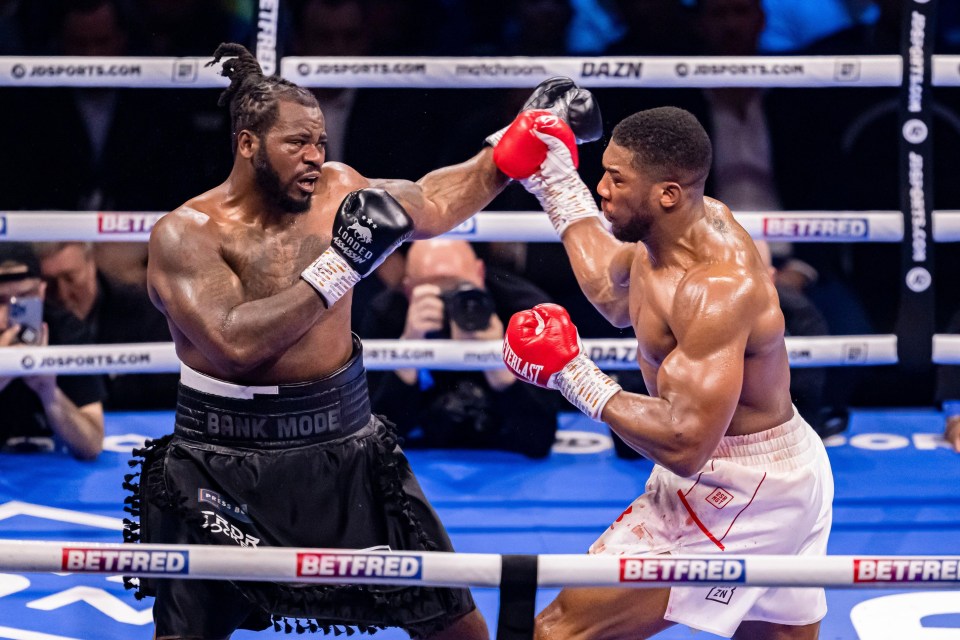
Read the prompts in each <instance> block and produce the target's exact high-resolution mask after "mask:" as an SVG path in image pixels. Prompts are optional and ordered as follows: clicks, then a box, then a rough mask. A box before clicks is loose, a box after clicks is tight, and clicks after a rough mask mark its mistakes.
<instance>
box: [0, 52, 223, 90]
mask: <svg viewBox="0 0 960 640" xmlns="http://www.w3.org/2000/svg"><path fill="white" fill-rule="evenodd" d="M212 59H213V56H204V57H202V58H201V57H192V58H139V57H95V56H0V86H3V87H140V88H145V89H153V88H156V89H185V88H195V89H200V88H209V87H226V86H227V79H226V78H224V77H223V76H221V75H220V66H219V65H214V66H210V67H206V66H204V65H206V64H207V63H208V62H210V60H212Z"/></svg>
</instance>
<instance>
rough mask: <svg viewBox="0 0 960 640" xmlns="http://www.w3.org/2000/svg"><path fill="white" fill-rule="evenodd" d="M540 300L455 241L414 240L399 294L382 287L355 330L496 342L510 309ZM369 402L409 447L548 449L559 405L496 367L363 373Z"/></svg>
mask: <svg viewBox="0 0 960 640" xmlns="http://www.w3.org/2000/svg"><path fill="white" fill-rule="evenodd" d="M547 301H549V298H548V297H547V295H546V294H545V293H543V292H542V291H540V290H539V289H538V288H537V287H535V286H533V285H532V284H530V283H528V282H526V281H524V280H523V279H522V278H519V277H517V276H515V275H513V274H510V273H509V272H505V271H499V270H497V269H489V270H488V269H486V268H485V265H484V263H483V261H481V260H480V259H478V258H477V256H476V254H475V253H474V252H473V249H472V248H471V247H470V244H469V243H467V242H465V241H462V240H429V241H427V240H424V241H418V242H414V243H413V244H412V245H411V247H410V250H409V252H408V255H407V269H406V275H405V277H404V282H403V292H402V293H401V292H399V291H386V292H384V293H382V294H380V295H379V296H378V297H377V298H375V299H374V301H373V302H372V304H371V306H370V308H369V309H368V310H366V312H365V313H364V315H363V316H362V317H363V320H362V321H361V324H360V327H359V331H360V335H361V337H363V338H380V339H387V338H394V339H396V338H399V339H400V340H422V339H424V338H433V337H447V338H452V339H454V340H502V339H503V327H504V326H505V325H506V324H507V322H508V321H509V319H510V316H511V315H512V314H513V313H514V312H516V311H519V310H521V309H524V308H526V307H527V306H528V305H529V304H531V303H533V304H538V303H541V302H547ZM368 375H369V378H370V395H371V401H372V403H373V407H374V410H375V411H376V412H378V413H384V414H385V415H389V416H391V417H392V418H393V419H395V420H396V421H397V426H398V428H399V431H400V433H401V434H402V435H404V437H405V438H406V442H407V446H408V447H437V448H466V449H501V450H508V451H517V452H520V453H522V454H524V455H526V456H529V457H532V458H541V457H544V456H546V455H548V454H549V453H550V448H551V447H552V446H553V442H554V439H555V435H556V429H557V415H556V414H557V411H558V409H559V408H560V404H559V403H558V402H557V401H556V400H555V399H554V398H552V397H551V395H552V394H550V393H549V392H545V391H544V390H543V389H535V388H531V387H530V386H529V385H525V384H520V383H519V382H517V380H516V378H514V376H513V375H512V374H511V373H510V372H509V371H507V370H506V369H503V368H497V369H491V370H487V371H436V370H427V369H398V370H396V371H385V372H371V373H369V374H368Z"/></svg>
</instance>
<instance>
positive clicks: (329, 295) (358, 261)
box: [300, 189, 413, 308]
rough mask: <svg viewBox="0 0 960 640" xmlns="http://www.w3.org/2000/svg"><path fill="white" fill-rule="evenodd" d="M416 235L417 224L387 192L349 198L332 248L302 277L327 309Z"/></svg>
mask: <svg viewBox="0 0 960 640" xmlns="http://www.w3.org/2000/svg"><path fill="white" fill-rule="evenodd" d="M411 234H413V220H412V219H411V218H410V216H409V215H407V212H406V211H405V210H404V208H403V206H402V205H401V204H400V203H399V202H397V201H396V200H395V199H394V197H393V196H391V195H390V194H389V193H387V192H386V191H384V190H383V189H360V190H358V191H352V192H350V193H348V194H347V197H346V198H344V199H343V202H341V203H340V208H339V209H337V214H336V216H335V217H334V220H333V240H332V242H331V243H330V248H329V249H327V250H326V251H324V252H323V253H322V254H321V255H320V257H319V258H317V259H316V260H314V261H313V262H312V263H311V264H310V266H309V267H307V268H306V269H304V270H303V273H301V274H300V277H301V278H303V279H304V280H306V281H307V283H309V284H310V286H311V287H313V288H314V289H316V290H317V292H318V293H319V294H320V296H321V297H322V298H323V299H324V301H325V302H326V303H327V307H328V308H329V307H331V306H333V304H334V303H335V302H336V301H337V300H339V299H340V298H342V297H343V295H344V294H345V293H346V292H347V291H349V290H350V289H351V288H352V287H353V286H354V285H355V284H357V283H358V282H360V279H361V278H363V277H365V276H367V275H368V274H369V273H370V272H371V271H373V270H374V269H376V268H377V267H378V266H379V265H380V263H381V262H383V261H384V260H386V258H387V256H388V255H390V254H391V253H393V251H394V250H395V249H396V248H397V247H399V246H400V244H401V243H402V242H403V241H404V240H406V239H407V238H409V237H410V236H411Z"/></svg>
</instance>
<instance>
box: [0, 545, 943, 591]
mask: <svg viewBox="0 0 960 640" xmlns="http://www.w3.org/2000/svg"><path fill="white" fill-rule="evenodd" d="M501 561H502V558H501V556H500V555H496V554H473V553H442V552H430V551H419V552H415V551H409V552H407V551H398V552H390V551H369V550H355V549H307V548H276V547H272V548H243V547H236V548H234V547H226V546H219V545H217V546H207V545H157V544H136V545H129V544H95V543H85V542H76V543H74V542H34V541H29V540H17V541H5V542H0V571H15V572H23V573H37V572H67V573H96V574H107V575H128V576H141V577H153V578H177V579H191V580H192V579H198V580H199V579H213V580H262V581H273V582H313V583H321V584H343V583H349V584H392V585H406V586H413V585H425V586H447V587H497V586H499V585H500V578H501ZM537 564H538V580H537V584H538V586H540V587H544V588H557V587H566V586H625V587H626V586H629V587H642V588H647V587H666V586H691V585H711V586H715V585H750V586H765V587H858V588H862V587H868V588H871V587H872V588H897V589H902V588H910V587H913V588H932V587H937V588H941V587H947V588H954V589H958V588H960V571H958V567H960V556H824V557H809V556H803V557H798V556H773V555H757V556H728V555H726V554H724V555H722V556H720V555H716V556H686V555H679V556H648V557H643V556H589V555H559V554H545V555H540V556H538V557H537Z"/></svg>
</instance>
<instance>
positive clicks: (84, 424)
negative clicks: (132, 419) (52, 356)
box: [0, 242, 104, 460]
mask: <svg viewBox="0 0 960 640" xmlns="http://www.w3.org/2000/svg"><path fill="white" fill-rule="evenodd" d="M45 294H46V284H45V283H44V282H43V281H42V280H41V279H40V262H39V260H38V259H37V256H36V254H35V253H34V252H33V250H32V249H31V247H30V245H27V244H22V243H16V242H0V348H3V347H16V346H18V345H25V344H31V345H39V346H43V345H47V344H87V343H90V342H91V340H90V337H89V334H88V333H87V331H86V330H85V328H84V327H83V325H82V324H81V323H80V321H79V320H77V319H76V318H74V317H73V315H71V314H70V313H69V312H68V311H65V310H63V309H60V308H58V307H55V306H52V305H47V304H46V303H45ZM103 397H104V388H103V382H102V381H101V379H100V377H99V376H61V377H59V378H58V377H57V376H55V375H33V376H24V377H22V378H21V377H13V376H0V410H2V411H3V414H4V419H3V420H2V421H0V446H2V448H3V449H4V450H7V451H30V450H52V449H53V448H54V443H55V442H57V441H59V442H60V443H62V444H63V445H65V446H66V448H67V449H68V450H69V451H70V453H72V454H73V455H74V456H75V457H77V458H80V459H86V460H90V459H93V458H96V457H97V455H98V454H99V453H100V451H101V450H102V449H103V404H102V402H103Z"/></svg>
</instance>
